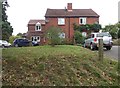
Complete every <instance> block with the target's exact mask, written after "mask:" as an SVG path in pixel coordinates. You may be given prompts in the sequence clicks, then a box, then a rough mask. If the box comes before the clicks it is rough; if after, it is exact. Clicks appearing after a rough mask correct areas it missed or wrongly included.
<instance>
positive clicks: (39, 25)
mask: <svg viewBox="0 0 120 88" xmlns="http://www.w3.org/2000/svg"><path fill="white" fill-rule="evenodd" d="M37 26H38V27H37ZM37 28H38V29H37ZM41 30H42V26H41V24H40V23H39V22H37V23H36V25H35V31H41Z"/></svg>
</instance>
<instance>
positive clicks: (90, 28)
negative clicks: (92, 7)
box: [73, 24, 101, 32]
mask: <svg viewBox="0 0 120 88" xmlns="http://www.w3.org/2000/svg"><path fill="white" fill-rule="evenodd" d="M73 25H74V30H77V31H80V32H83V31H86V30H87V31H88V32H91V31H95V32H97V31H99V30H100V29H101V25H100V24H86V25H76V24H73Z"/></svg>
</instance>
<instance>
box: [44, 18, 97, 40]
mask: <svg viewBox="0 0 120 88" xmlns="http://www.w3.org/2000/svg"><path fill="white" fill-rule="evenodd" d="M47 20H49V22H48V23H47V24H46V26H45V29H48V28H49V27H50V26H57V27H60V28H62V29H63V31H64V32H65V35H66V38H69V39H70V40H71V39H73V35H74V29H73V24H74V23H76V24H77V25H80V24H79V18H66V19H65V25H58V18H47ZM95 22H99V18H93V17H89V18H87V24H94V23H95Z"/></svg>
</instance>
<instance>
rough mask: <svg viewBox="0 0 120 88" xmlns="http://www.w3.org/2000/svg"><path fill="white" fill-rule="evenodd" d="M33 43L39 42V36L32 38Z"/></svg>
mask: <svg viewBox="0 0 120 88" xmlns="http://www.w3.org/2000/svg"><path fill="white" fill-rule="evenodd" d="M32 41H33V42H40V36H32Z"/></svg>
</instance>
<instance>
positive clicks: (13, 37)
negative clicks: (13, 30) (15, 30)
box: [9, 35, 21, 44]
mask: <svg viewBox="0 0 120 88" xmlns="http://www.w3.org/2000/svg"><path fill="white" fill-rule="evenodd" d="M17 38H21V37H20V36H14V35H12V36H10V37H9V42H10V43H11V44H13V41H14V40H15V39H17Z"/></svg>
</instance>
